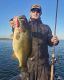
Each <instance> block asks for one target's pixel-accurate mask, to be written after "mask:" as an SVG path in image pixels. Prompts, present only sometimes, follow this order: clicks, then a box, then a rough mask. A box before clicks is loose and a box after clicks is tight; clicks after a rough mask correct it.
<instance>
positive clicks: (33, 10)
mask: <svg viewBox="0 0 64 80" xmlns="http://www.w3.org/2000/svg"><path fill="white" fill-rule="evenodd" d="M31 11H32V12H35V11H36V12H38V13H40V12H41V9H38V8H32V9H31Z"/></svg>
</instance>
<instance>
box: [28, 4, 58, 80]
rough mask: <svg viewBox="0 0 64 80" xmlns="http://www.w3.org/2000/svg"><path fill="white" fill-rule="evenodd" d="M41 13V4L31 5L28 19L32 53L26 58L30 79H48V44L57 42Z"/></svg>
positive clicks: (51, 44)
mask: <svg viewBox="0 0 64 80" xmlns="http://www.w3.org/2000/svg"><path fill="white" fill-rule="evenodd" d="M41 15H42V9H41V6H40V5H37V4H36V5H33V6H32V7H31V10H30V21H29V25H30V28H31V31H32V54H31V56H30V58H29V59H28V72H29V73H30V80H50V79H49V78H50V67H49V54H48V46H53V45H57V44H58V42H59V41H58V38H57V36H53V35H52V31H51V29H50V27H49V26H48V25H46V24H43V23H42V21H41V18H40V17H41Z"/></svg>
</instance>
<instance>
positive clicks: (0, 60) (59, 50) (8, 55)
mask: <svg viewBox="0 0 64 80" xmlns="http://www.w3.org/2000/svg"><path fill="white" fill-rule="evenodd" d="M63 45H64V41H60V43H59V45H58V46H57V47H56V48H55V56H56V57H57V58H58V62H57V63H56V64H55V74H56V77H58V75H59V76H61V77H62V78H63V80H64V46H63ZM51 53H52V49H51V48H50V47H49V54H50V58H51ZM12 54H13V50H12V41H11V40H0V80H9V79H11V78H12V77H14V76H16V75H18V74H19V73H20V71H19V68H18V62H17V61H16V60H15V59H13V58H12Z"/></svg>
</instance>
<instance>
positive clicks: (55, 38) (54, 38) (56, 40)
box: [51, 36, 59, 45]
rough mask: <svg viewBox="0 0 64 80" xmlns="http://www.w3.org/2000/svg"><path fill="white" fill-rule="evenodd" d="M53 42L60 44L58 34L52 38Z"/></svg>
mask: <svg viewBox="0 0 64 80" xmlns="http://www.w3.org/2000/svg"><path fill="white" fill-rule="evenodd" d="M51 42H52V43H53V45H56V44H58V42H59V40H58V38H57V36H53V37H52V39H51Z"/></svg>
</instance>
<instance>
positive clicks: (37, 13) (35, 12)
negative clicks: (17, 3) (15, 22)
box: [30, 11, 41, 19]
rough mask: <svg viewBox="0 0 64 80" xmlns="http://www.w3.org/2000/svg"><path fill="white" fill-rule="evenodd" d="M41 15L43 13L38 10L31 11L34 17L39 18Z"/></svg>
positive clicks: (31, 15)
mask: <svg viewBox="0 0 64 80" xmlns="http://www.w3.org/2000/svg"><path fill="white" fill-rule="evenodd" d="M40 16H41V13H39V12H38V11H31V12H30V17H31V18H33V19H38V18H40Z"/></svg>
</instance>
